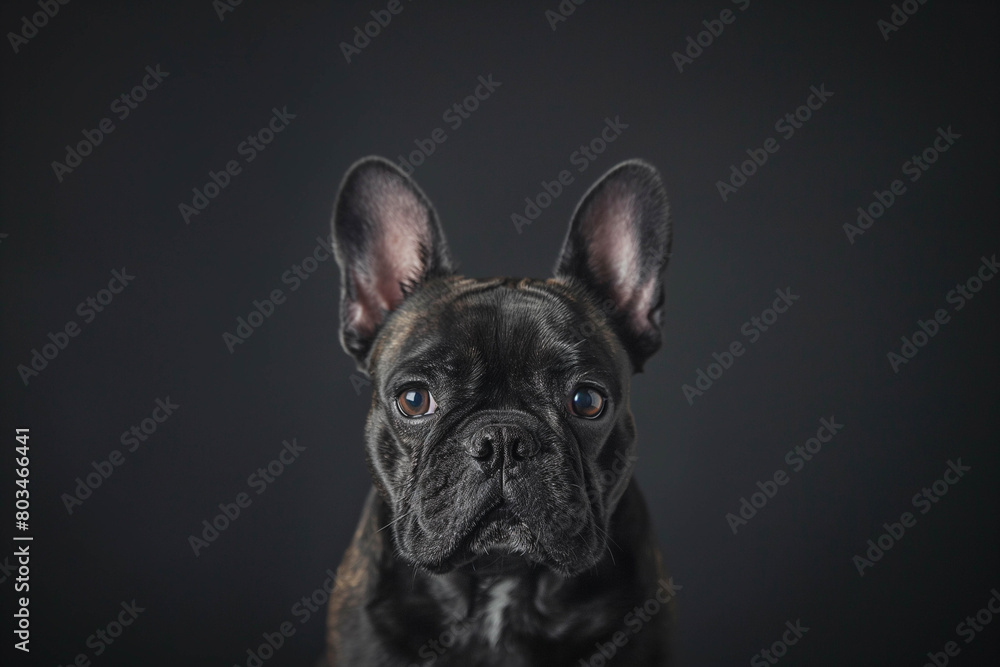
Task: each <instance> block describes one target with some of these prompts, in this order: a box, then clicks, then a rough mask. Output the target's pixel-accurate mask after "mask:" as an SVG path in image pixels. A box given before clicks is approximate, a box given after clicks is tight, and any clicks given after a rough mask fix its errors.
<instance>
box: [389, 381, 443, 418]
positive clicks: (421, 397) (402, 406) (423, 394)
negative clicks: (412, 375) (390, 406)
mask: <svg viewBox="0 0 1000 667" xmlns="http://www.w3.org/2000/svg"><path fill="white" fill-rule="evenodd" d="M396 407H398V408H399V411H400V412H402V413H403V416H404V417H423V416H424V415H431V414H434V411H435V410H436V409H437V403H435V402H434V397H433V396H431V392H430V391H428V390H427V389H424V388H422V387H414V388H413V389H407V390H406V391H404V392H403V393H401V394H400V395H399V396H397V397H396Z"/></svg>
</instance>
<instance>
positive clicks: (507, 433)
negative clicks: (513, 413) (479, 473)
mask: <svg viewBox="0 0 1000 667" xmlns="http://www.w3.org/2000/svg"><path fill="white" fill-rule="evenodd" d="M539 449H540V446H539V444H538V441H537V440H535V438H534V437H532V435H531V434H530V433H528V432H527V431H526V430H525V429H523V428H521V427H520V426H514V425H513V424H490V425H489V426H484V427H483V428H481V429H479V430H478V431H477V432H476V433H475V435H473V436H472V438H471V439H470V440H469V444H468V446H467V447H466V451H468V453H469V456H471V457H472V458H474V459H476V460H478V461H481V462H484V463H486V462H490V461H497V462H499V461H500V460H506V461H507V463H508V465H510V464H513V463H515V462H517V461H523V460H526V459H530V458H531V457H533V456H535V455H536V454H537V453H538V450H539Z"/></svg>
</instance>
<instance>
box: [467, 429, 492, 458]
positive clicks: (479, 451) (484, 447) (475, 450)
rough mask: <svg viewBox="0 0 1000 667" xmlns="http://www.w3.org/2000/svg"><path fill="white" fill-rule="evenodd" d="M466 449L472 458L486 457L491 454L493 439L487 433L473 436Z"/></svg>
mask: <svg viewBox="0 0 1000 667" xmlns="http://www.w3.org/2000/svg"><path fill="white" fill-rule="evenodd" d="M466 451H468V452H469V456H471V457H472V458H474V459H488V458H490V457H491V456H492V455H493V439H492V438H491V437H490V436H488V435H483V436H480V437H478V438H473V439H472V442H470V443H469V446H468V447H467V448H466Z"/></svg>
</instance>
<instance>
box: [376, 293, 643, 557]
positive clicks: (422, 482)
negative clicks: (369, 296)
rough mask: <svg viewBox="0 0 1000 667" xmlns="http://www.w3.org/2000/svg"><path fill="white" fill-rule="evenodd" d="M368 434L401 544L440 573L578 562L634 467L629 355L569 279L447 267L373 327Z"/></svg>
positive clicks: (600, 534) (601, 531) (592, 549)
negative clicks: (459, 273)
mask: <svg viewBox="0 0 1000 667" xmlns="http://www.w3.org/2000/svg"><path fill="white" fill-rule="evenodd" d="M371 371H372V376H373V379H374V385H375V394H374V397H373V405H372V409H371V413H370V414H369V419H368V424H367V432H366V442H367V453H368V458H369V464H370V466H371V468H372V472H373V475H374V477H375V479H376V485H377V486H378V487H379V491H380V493H382V495H383V497H384V498H385V499H386V501H387V502H388V503H389V505H390V507H391V509H392V515H393V520H394V522H393V524H392V531H393V535H394V537H395V541H396V545H397V547H398V549H399V553H400V554H401V555H402V556H403V557H404V558H405V559H406V560H408V561H410V562H411V563H413V564H415V565H418V566H420V567H423V568H425V569H428V570H431V571H434V572H445V571H448V570H451V569H454V568H458V567H475V568H476V569H477V570H478V571H482V570H484V569H489V568H490V567H496V566H498V564H499V563H504V564H505V565H500V567H505V566H506V565H509V564H510V563H511V561H512V560H513V561H515V562H516V561H529V562H534V563H540V564H544V565H546V566H548V567H550V568H552V569H554V570H556V571H558V572H561V573H563V574H567V575H572V574H576V573H579V572H581V571H583V570H585V569H587V568H589V567H591V566H592V565H594V564H595V563H596V562H597V560H599V559H600V557H601V555H602V554H603V552H604V551H605V549H606V535H607V531H608V521H609V518H610V514H611V512H612V511H613V509H614V506H615V505H616V503H617V501H618V499H619V498H620V497H621V494H622V493H623V492H624V490H625V487H626V486H627V484H628V481H629V478H630V476H631V474H632V464H631V462H632V461H633V460H634V455H633V454H634V450H633V447H634V429H633V424H632V418H631V414H630V413H629V408H628V381H629V376H630V374H631V371H632V368H631V366H630V363H629V358H628V355H627V353H626V352H625V350H624V349H623V347H622V345H621V343H620V342H619V340H618V339H617V337H616V336H615V334H614V333H613V332H612V330H611V328H610V327H609V325H608V320H607V318H606V317H605V314H604V313H602V312H601V310H599V308H598V307H597V304H594V303H593V301H591V300H590V299H588V298H587V297H586V296H585V295H584V294H583V293H582V292H580V291H577V290H576V289H575V288H573V287H570V286H568V285H567V284H566V283H565V282H563V281H558V280H548V281H536V280H515V279H497V280H472V279H467V278H442V279H437V280H434V281H432V282H430V283H428V284H426V285H424V286H422V287H421V289H420V290H418V291H417V292H416V293H415V294H413V295H412V296H411V297H410V298H408V299H407V300H406V302H405V303H404V304H403V305H402V306H401V307H400V308H399V309H398V310H397V311H396V312H394V313H393V314H392V315H391V316H390V317H389V318H388V319H387V321H386V323H385V326H384V328H383V330H382V331H381V332H380V334H379V335H378V337H377V339H376V340H375V343H374V346H373V351H372V357H371Z"/></svg>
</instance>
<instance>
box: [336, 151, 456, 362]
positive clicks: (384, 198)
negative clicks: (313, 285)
mask: <svg viewBox="0 0 1000 667" xmlns="http://www.w3.org/2000/svg"><path fill="white" fill-rule="evenodd" d="M333 239H334V250H335V254H336V257H337V263H338V264H339V265H340V342H341V344H342V345H343V346H344V349H345V350H346V351H347V353H348V354H350V355H351V356H353V357H354V359H355V360H356V361H357V363H358V366H359V368H361V369H363V370H365V369H366V359H367V356H368V351H369V349H370V348H371V345H372V341H373V340H374V339H375V336H376V334H377V333H378V331H379V328H380V327H381V325H382V322H383V321H384V319H385V317H386V315H387V314H388V313H390V312H391V311H392V310H394V309H395V308H396V307H398V306H399V304H400V303H402V302H403V299H405V298H406V296H407V295H408V294H409V293H410V292H412V290H413V289H414V288H415V287H417V286H418V285H419V284H420V283H422V282H424V281H425V280H428V279H430V278H434V277H438V276H444V275H450V274H451V273H453V267H452V263H451V258H450V257H449V255H448V247H447V245H446V243H445V239H444V232H442V231H441V225H440V223H439V222H438V219H437V214H435V213H434V208H433V207H432V206H431V204H430V202H429V201H428V200H427V197H426V196H425V195H424V193H423V192H421V191H420V188H418V187H417V185H416V184H415V183H414V182H413V181H411V180H410V178H409V177H408V176H406V174H404V173H403V172H402V171H400V170H399V168H397V167H396V165H394V164H392V163H391V162H389V161H387V160H384V159H382V158H378V157H368V158H365V159H363V160H360V161H359V162H357V163H355V164H354V165H353V166H352V167H351V168H350V169H349V170H348V171H347V174H346V175H345V176H344V182H343V183H342V184H341V186H340V194H339V195H338V196H337V203H336V206H335V208H334V212H333Z"/></svg>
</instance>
